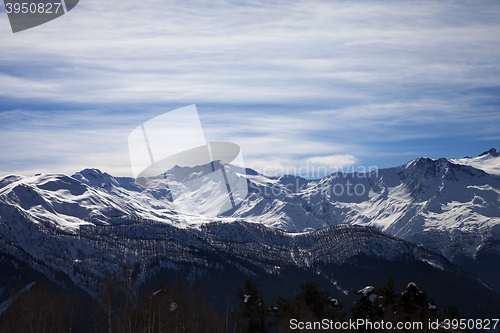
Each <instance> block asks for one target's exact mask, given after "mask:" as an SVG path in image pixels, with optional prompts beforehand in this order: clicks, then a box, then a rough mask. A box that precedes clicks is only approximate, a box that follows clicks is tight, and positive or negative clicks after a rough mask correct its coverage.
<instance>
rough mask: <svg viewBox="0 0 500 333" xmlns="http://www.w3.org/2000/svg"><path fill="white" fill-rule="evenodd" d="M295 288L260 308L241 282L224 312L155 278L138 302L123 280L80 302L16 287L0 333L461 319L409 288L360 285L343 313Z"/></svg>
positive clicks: (327, 298) (308, 327)
mask: <svg viewBox="0 0 500 333" xmlns="http://www.w3.org/2000/svg"><path fill="white" fill-rule="evenodd" d="M300 289H301V291H300V292H299V293H296V294H295V295H294V296H293V297H291V298H284V297H279V298H278V299H277V300H276V302H275V304H267V303H266V301H265V299H264V296H263V295H262V292H261V291H260V290H259V288H258V286H257V284H256V283H255V282H254V281H253V280H252V279H248V280H247V281H245V282H244V285H242V286H241V287H239V288H238V290H237V292H236V297H237V299H236V302H230V301H229V299H228V300H227V302H226V307H225V310H224V311H217V310H216V308H215V305H214V304H213V303H212V302H210V300H209V299H208V297H207V296H206V294H205V291H204V290H203V289H202V288H201V287H200V285H199V284H196V283H195V284H194V285H193V286H191V288H190V287H189V286H188V284H187V282H186V281H185V280H184V279H182V278H179V279H178V280H177V281H176V282H175V283H174V284H173V285H171V286H167V285H166V284H165V283H164V282H163V280H162V279H160V278H158V282H157V284H156V286H155V288H154V290H155V291H154V292H148V293H145V294H142V295H139V294H140V292H139V291H138V290H136V288H134V287H133V283H132V278H131V274H123V275H122V276H120V277H115V276H112V275H111V274H108V276H107V277H106V278H105V279H104V281H103V283H102V286H101V289H100V292H99V293H98V294H97V295H95V297H94V299H93V300H91V301H87V302H82V301H81V297H79V295H78V294H77V293H69V292H54V291H52V290H51V288H49V287H48V286H46V285H44V284H42V283H36V284H35V285H33V286H29V288H28V287H24V288H21V289H20V290H19V292H18V293H17V294H16V295H15V296H14V297H13V298H12V300H11V301H12V302H11V304H10V306H9V308H8V309H7V311H6V312H5V314H4V315H3V316H2V317H1V320H0V332H8V333H11V332H20V333H24V332H30V333H33V332H40V333H45V332H47V333H49V332H50V333H59V332H106V333H130V332H144V333H146V332H147V333H153V332H158V333H159V332H173V333H179V332H193V333H197V332H200V333H212V332H213V333H219V332H220V333H228V332H238V333H253V332H262V333H264V332H269V333H273V332H298V331H299V332H300V331H305V332H326V331H328V332H386V331H387V332H388V331H392V332H394V331H397V330H395V329H394V327H396V323H397V322H407V323H411V322H422V323H424V327H422V329H420V328H415V327H412V328H409V329H406V330H405V329H403V330H399V331H400V332H401V331H405V332H431V331H432V332H448V330H445V329H444V328H443V327H441V328H440V329H439V330H430V329H429V328H428V327H427V323H428V322H429V321H433V320H436V319H441V320H443V319H445V318H447V319H450V320H453V319H461V318H463V317H462V316H461V315H460V314H459V311H458V308H457V307H456V306H455V305H453V306H451V307H449V308H448V309H446V310H444V311H443V312H442V313H441V314H440V316H441V317H440V318H438V308H437V306H436V303H435V301H434V300H433V299H431V298H430V297H429V295H428V294H427V293H426V292H425V291H424V290H422V289H421V288H420V287H419V286H418V285H416V284H415V283H413V282H410V283H409V284H408V285H406V286H403V291H402V292H396V290H395V285H394V282H393V280H392V279H390V280H389V282H388V283H387V285H385V286H382V287H373V286H366V287H364V288H362V289H360V290H359V291H356V293H357V294H358V295H359V298H358V299H357V301H356V302H355V303H354V304H353V305H352V306H351V307H349V308H348V309H346V308H347V307H346V306H345V305H344V302H343V301H341V300H338V299H334V298H332V297H331V295H330V294H329V292H328V291H325V290H321V286H320V284H318V283H315V282H312V281H309V282H306V283H304V284H302V285H301V286H300ZM85 303H86V304H85ZM231 303H233V304H231ZM347 311H349V315H348V312H347ZM357 319H363V320H367V321H369V322H371V323H379V324H380V323H385V324H386V325H384V326H380V325H379V326H376V325H375V327H376V328H374V327H373V325H372V326H369V325H361V326H357V327H356V328H355V329H353V327H348V326H347V325H344V326H342V325H340V324H339V323H347V322H348V320H351V322H352V321H355V320H357ZM326 322H330V323H332V324H331V326H329V327H328V329H327V330H325V326H318V327H316V326H314V325H315V324H314V323H317V324H318V323H323V324H325V323H326ZM333 323H337V328H335V325H333ZM387 323H392V324H393V325H391V326H392V329H390V330H389V329H384V327H385V328H387ZM332 325H333V326H332ZM450 331H451V330H450Z"/></svg>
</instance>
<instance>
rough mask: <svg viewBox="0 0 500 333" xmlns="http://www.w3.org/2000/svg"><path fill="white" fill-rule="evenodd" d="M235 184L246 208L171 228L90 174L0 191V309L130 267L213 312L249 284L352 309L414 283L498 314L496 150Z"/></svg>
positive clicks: (160, 203)
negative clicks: (18, 295)
mask: <svg viewBox="0 0 500 333" xmlns="http://www.w3.org/2000/svg"><path fill="white" fill-rule="evenodd" d="M176 168H179V167H176ZM200 168H205V166H200ZM172 172H175V173H177V174H178V173H179V170H173V171H172ZM191 172H192V173H193V174H194V173H196V170H190V173H191ZM187 177H189V175H187ZM238 177H243V178H246V180H247V184H248V191H249V194H248V196H247V197H246V198H245V199H244V200H243V202H242V203H241V204H239V205H237V206H236V207H234V208H233V209H231V210H229V211H227V212H225V213H224V214H223V215H220V216H217V217H214V218H204V217H200V216H187V215H182V216H180V215H178V214H177V213H176V212H175V209H174V208H175V207H174V205H173V202H172V197H171V195H170V192H169V190H168V188H166V187H165V186H163V187H161V186H158V187H157V188H155V187H148V188H145V187H142V186H140V184H137V183H136V182H135V180H134V179H133V178H126V177H113V176H111V175H109V174H107V173H103V172H101V171H99V170H97V169H86V170H83V171H80V172H78V173H76V174H74V175H72V176H68V175H64V174H38V175H35V176H31V177H25V176H16V175H10V176H6V177H4V178H2V179H0V267H1V268H2V269H1V270H0V271H1V272H3V273H2V274H0V303H1V302H2V301H5V300H8V299H9V297H10V296H12V293H13V290H14V287H15V284H16V283H18V282H19V281H23V282H24V283H25V284H26V285H27V284H29V283H31V282H32V281H33V280H34V279H35V278H43V279H47V280H49V281H52V282H54V283H56V284H57V285H59V286H61V287H63V288H78V289H80V290H82V292H85V293H87V294H89V295H93V294H95V293H96V292H97V291H98V289H99V286H100V282H101V281H102V279H103V277H104V275H105V273H106V272H107V271H114V272H119V271H120V270H121V269H122V268H123V266H124V265H128V266H130V267H133V269H134V272H135V278H136V280H135V281H136V283H137V284H138V285H139V284H142V285H147V284H148V283H151V281H152V280H154V279H155V278H156V276H159V275H165V276H175V275H179V274H180V275H183V276H185V277H187V278H188V279H189V280H191V281H194V280H201V281H203V283H204V284H206V286H207V287H208V288H210V289H211V290H214V293H213V295H212V296H213V297H214V298H215V299H217V297H218V296H217V293H216V292H215V290H224V291H225V292H226V291H227V292H229V291H230V290H236V289H237V287H238V286H239V285H241V281H244V279H245V277H249V276H250V277H253V278H254V279H255V280H257V281H260V282H261V285H263V286H264V289H266V290H268V293H269V294H270V296H271V297H272V296H276V295H275V294H276V293H278V292H290V291H291V290H293V288H296V286H297V285H298V283H295V281H299V280H300V282H304V281H303V280H304V279H316V280H319V281H321V282H324V285H328V286H329V287H330V288H332V290H333V293H337V294H338V297H344V298H346V299H348V300H353V299H354V297H355V295H354V294H353V292H352V290H356V289H359V288H360V287H363V284H365V285H366V284H375V283H378V284H384V283H385V282H386V280H387V278H388V277H393V278H395V279H396V280H397V281H400V282H401V283H407V282H408V281H407V280H409V279H416V280H419V282H420V283H422V284H424V285H425V284H427V285H428V288H429V289H430V290H431V291H433V292H434V293H435V294H436V295H438V296H436V298H437V299H438V300H441V303H446V304H447V303H450V304H451V302H456V303H457V304H460V305H461V307H462V308H463V309H464V310H465V311H466V313H468V314H471V315H475V316H486V315H487V314H488V313H493V314H494V313H498V309H500V293H499V292H500V280H499V279H498V276H500V152H499V151H498V150H496V149H490V150H489V151H487V152H485V153H483V154H481V155H479V156H477V157H475V158H463V159H447V158H440V159H437V160H433V159H429V158H423V157H422V158H417V159H414V160H412V161H410V162H408V163H406V164H404V165H401V166H399V167H395V168H388V169H378V170H370V171H369V172H364V173H360V172H351V173H348V172H336V173H333V174H330V175H328V176H326V177H324V178H321V179H316V180H310V179H305V178H301V177H297V176H293V175H287V176H281V177H268V176H265V175H262V174H259V173H257V172H256V171H254V170H251V169H247V170H246V174H238ZM200 198H201V199H200V200H203V196H200ZM285 277H286V278H285ZM292 277H294V278H292ZM367 278H370V280H367ZM237 282H239V284H238V283H237ZM294 286H295V287H294ZM457 288H459V290H461V292H460V293H456V290H457ZM454 291H455V292H454ZM219 301H221V300H219ZM0 308H1V307H0ZM495 311H496V312H495Z"/></svg>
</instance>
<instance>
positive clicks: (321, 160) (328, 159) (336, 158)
mask: <svg viewBox="0 0 500 333" xmlns="http://www.w3.org/2000/svg"><path fill="white" fill-rule="evenodd" d="M307 162H310V163H312V164H317V165H320V166H326V167H329V168H331V167H336V168H342V167H346V166H351V165H353V164H354V163H356V158H355V157H354V156H352V155H330V156H316V157H310V158H308V159H307Z"/></svg>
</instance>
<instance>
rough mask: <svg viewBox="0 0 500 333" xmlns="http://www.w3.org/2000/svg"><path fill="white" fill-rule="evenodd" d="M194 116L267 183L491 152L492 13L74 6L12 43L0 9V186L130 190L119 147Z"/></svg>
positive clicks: (431, 4)
mask: <svg viewBox="0 0 500 333" xmlns="http://www.w3.org/2000/svg"><path fill="white" fill-rule="evenodd" d="M192 104H195V105H196V107H197V110H198V114H199V117H200V121H201V124H202V126H203V131H204V134H205V137H206V139H207V141H209V142H212V141H213V142H215V141H227V142H233V143H236V144H238V145H239V146H240V147H241V151H242V154H243V158H244V160H245V165H246V166H247V167H251V168H253V169H255V170H257V171H259V172H262V173H265V174H267V175H277V174H280V173H295V174H299V175H301V176H305V177H307V178H317V177H320V176H322V174H320V173H321V172H323V170H325V168H326V170H328V172H330V171H335V170H352V171H362V170H363V169H368V168H373V167H376V168H387V167H394V166H398V165H401V164H404V163H406V162H408V161H409V160H411V159H414V158H417V157H421V156H425V157H430V158H434V159H436V158H440V157H448V158H462V157H465V156H477V155H479V154H480V153H482V152H483V151H486V150H488V149H490V148H492V147H493V148H497V149H500V2H499V1H488V0H485V1H446V0H445V1H383V0H380V1H190V0H188V1H167V0H162V1H159V0H149V1H146V2H144V1H141V2H137V1H131V0H120V1H118V0H109V1H97V0H80V3H79V4H78V5H77V6H76V7H75V8H74V9H73V10H72V11H71V12H68V13H67V14H66V15H63V16H62V17H60V18H58V19H56V20H53V21H51V22H48V23H46V24H44V25H41V26H38V27H35V28H32V29H29V30H25V31H22V32H18V33H15V34H14V33H12V30H11V28H10V25H9V21H8V18H7V14H6V13H5V8H4V7H1V10H0V177H3V176H6V175H9V174H20V175H34V174H36V173H45V172H50V173H66V174H69V175H71V174H73V173H75V172H77V171H80V170H82V169H85V168H98V169H100V170H102V171H104V172H108V173H110V174H112V175H114V176H129V177H131V176H132V169H131V163H130V156H129V150H128V136H129V134H130V133H131V132H132V131H133V130H134V129H135V128H137V127H138V126H140V125H141V124H142V123H144V122H146V121H148V120H150V119H152V118H154V117H156V116H159V115H162V114H164V113H165V112H168V111H172V110H175V109H178V108H181V107H184V106H188V105H192ZM319 167H323V169H321V172H320V171H318V170H319Z"/></svg>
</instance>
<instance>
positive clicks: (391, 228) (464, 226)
mask: <svg viewBox="0 0 500 333" xmlns="http://www.w3.org/2000/svg"><path fill="white" fill-rule="evenodd" d="M499 156H500V154H499V152H498V151H497V150H495V149H491V150H489V151H488V152H485V153H483V154H481V155H480V156H478V157H476V158H472V159H471V158H466V159H461V160H450V159H446V158H441V159H438V160H432V159H429V158H417V159H415V160H412V161H410V162H408V163H406V164H404V165H402V166H399V167H395V168H389V169H381V170H377V171H375V172H370V173H367V174H359V173H356V174H343V173H336V174H331V175H329V176H327V177H324V178H322V179H319V180H307V179H304V178H300V177H295V176H284V177H280V178H269V177H266V176H263V175H260V174H258V173H257V172H255V171H253V170H248V171H249V172H247V174H246V175H240V177H245V178H246V179H247V181H248V184H249V195H248V196H247V198H246V199H245V200H244V201H243V202H242V204H241V205H239V206H237V207H236V208H235V209H232V210H230V211H228V212H226V213H225V214H224V216H220V217H218V218H217V219H210V218H202V217H196V216H183V217H182V218H179V216H178V215H177V214H176V212H175V211H174V210H173V209H174V206H173V205H172V202H171V196H170V193H169V190H168V188H165V187H158V188H154V187H149V188H143V187H141V186H139V185H137V184H136V183H135V181H134V179H132V178H124V177H113V176H111V175H109V174H107V173H103V172H101V171H100V170H97V169H85V170H82V171H80V172H78V173H76V174H74V175H73V176H71V177H69V176H67V175H63V174H40V175H36V176H32V177H22V176H14V175H12V176H7V177H4V178H3V179H0V222H3V223H13V222H14V218H13V216H16V214H14V213H13V212H19V214H21V215H23V216H27V217H29V219H30V220H32V221H33V222H34V223H50V224H53V225H54V226H56V227H58V228H62V229H66V230H74V231H76V230H78V229H79V228H80V227H82V226H91V225H96V224H102V225H108V224H110V223H112V222H111V221H112V220H113V219H115V218H118V217H124V216H134V217H137V218H141V219H148V220H154V221H158V222H161V223H167V224H171V225H174V226H177V227H182V228H190V227H195V228H199V227H200V226H202V225H203V224H205V223H209V222H212V221H214V220H221V219H222V220H224V221H226V222H232V221H237V220H238V221H239V220H241V221H246V222H249V223H257V224H261V225H263V226H265V227H269V228H274V229H280V230H285V231H290V232H301V233H304V232H309V231H313V230H319V229H323V228H327V227H330V226H335V225H341V224H348V225H361V226H370V227H376V228H378V229H380V230H382V231H384V232H386V233H388V234H390V235H393V236H396V237H399V238H402V239H405V240H409V241H412V242H414V243H416V244H422V245H425V246H426V247H428V248H430V249H433V250H435V251H438V252H440V253H442V254H444V255H446V256H447V257H449V258H453V257H454V256H455V255H457V254H463V255H466V256H469V257H472V258H474V257H475V256H476V255H477V253H478V252H480V251H484V249H485V248H486V247H485V246H483V245H484V244H485V242H486V243H488V244H495V243H494V241H495V240H498V239H499V238H500V177H499V176H498V175H496V174H494V173H488V171H487V170H491V169H495V163H497V165H496V167H498V163H500V160H499V158H500V157H499ZM464 161H465V162H467V163H465V162H464ZM206 167H208V166H201V167H200V168H197V169H193V170H187V171H189V172H191V171H192V173H191V174H189V172H187V171H186V170H182V168H178V167H177V169H176V168H174V169H175V170H172V172H173V174H178V175H177V176H178V177H179V178H182V179H186V178H189V177H190V176H191V175H192V174H194V173H195V174H198V173H199V172H203V170H204V169H203V168H206ZM198 169H199V170H198ZM463 239H467V241H466V242H465V245H463V246H462V245H460V246H458V245H457V244H461V243H463V242H464V241H463ZM492 241H493V243H492ZM453 244H454V245H453ZM450 245H453V246H450ZM488 251H497V250H496V249H495V247H494V248H493V249H492V248H490V247H489V248H488ZM497 252H499V253H500V250H499V251H497Z"/></svg>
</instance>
